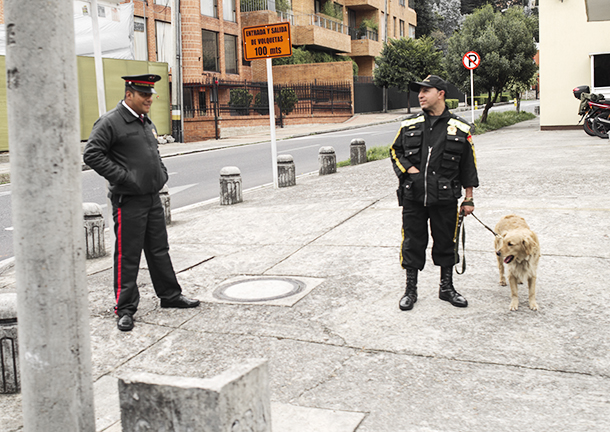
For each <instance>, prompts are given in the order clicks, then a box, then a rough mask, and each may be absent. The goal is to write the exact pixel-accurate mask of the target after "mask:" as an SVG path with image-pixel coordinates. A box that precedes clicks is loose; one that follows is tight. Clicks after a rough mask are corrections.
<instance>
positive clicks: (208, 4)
mask: <svg viewBox="0 0 610 432" xmlns="http://www.w3.org/2000/svg"><path fill="white" fill-rule="evenodd" d="M217 1H218V0H200V2H201V15H206V16H209V17H212V18H218V3H217Z"/></svg>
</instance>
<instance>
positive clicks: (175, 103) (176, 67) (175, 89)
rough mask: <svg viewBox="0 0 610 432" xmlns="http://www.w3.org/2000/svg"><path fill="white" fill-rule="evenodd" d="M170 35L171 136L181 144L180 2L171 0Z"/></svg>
mask: <svg viewBox="0 0 610 432" xmlns="http://www.w3.org/2000/svg"><path fill="white" fill-rule="evenodd" d="M172 15H173V16H172V35H173V36H174V42H175V43H174V51H175V56H174V58H173V64H172V136H173V137H174V139H175V140H176V142H182V141H183V139H182V130H183V127H182V34H181V33H182V31H181V27H182V26H181V24H180V0H172Z"/></svg>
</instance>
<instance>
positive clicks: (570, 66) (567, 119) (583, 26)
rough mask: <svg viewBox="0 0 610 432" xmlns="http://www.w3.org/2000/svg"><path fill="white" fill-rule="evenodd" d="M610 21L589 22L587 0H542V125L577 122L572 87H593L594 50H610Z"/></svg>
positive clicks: (599, 51)
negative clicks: (591, 55) (592, 65)
mask: <svg viewBox="0 0 610 432" xmlns="http://www.w3.org/2000/svg"><path fill="white" fill-rule="evenodd" d="M608 35H610V21H600V22H587V13H586V6H585V0H564V1H563V2H562V1H560V0H540V126H541V127H542V128H545V127H552V126H570V125H572V126H575V125H576V124H577V123H578V120H580V116H579V115H578V105H579V101H578V100H576V98H574V96H573V95H572V89H573V88H574V87H576V86H579V85H588V86H590V87H592V84H593V83H592V82H591V59H590V56H589V54H592V53H603V52H607V53H610V36H608Z"/></svg>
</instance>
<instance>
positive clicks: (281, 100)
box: [275, 87, 299, 115]
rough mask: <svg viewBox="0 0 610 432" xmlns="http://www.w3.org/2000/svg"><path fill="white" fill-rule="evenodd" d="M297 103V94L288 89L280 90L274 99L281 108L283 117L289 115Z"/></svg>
mask: <svg viewBox="0 0 610 432" xmlns="http://www.w3.org/2000/svg"><path fill="white" fill-rule="evenodd" d="M298 101H299V98H298V97H297V93H296V92H295V91H294V89H293V88H290V87H286V88H283V89H281V90H280V94H279V95H278V96H276V98H275V102H276V103H277V104H278V106H279V107H280V108H281V110H282V114H284V115H288V114H290V113H291V112H292V110H294V107H295V106H296V104H297V102H298Z"/></svg>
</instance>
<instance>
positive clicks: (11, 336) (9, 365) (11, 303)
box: [0, 293, 21, 394]
mask: <svg viewBox="0 0 610 432" xmlns="http://www.w3.org/2000/svg"><path fill="white" fill-rule="evenodd" d="M0 365H1V366H2V370H1V371H0V372H1V373H0V393H3V394H8V393H19V391H20V390H21V379H20V376H19V344H18V343H17V294H16V293H6V294H0Z"/></svg>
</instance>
